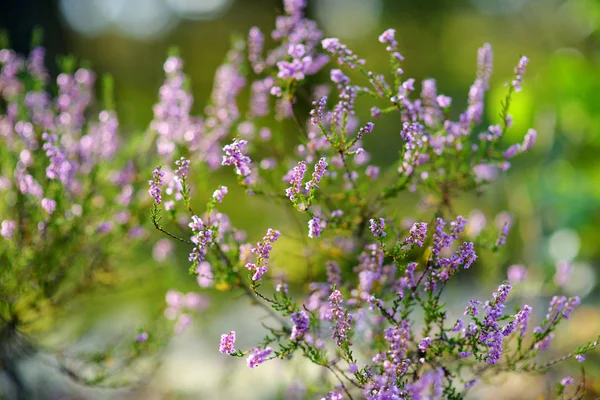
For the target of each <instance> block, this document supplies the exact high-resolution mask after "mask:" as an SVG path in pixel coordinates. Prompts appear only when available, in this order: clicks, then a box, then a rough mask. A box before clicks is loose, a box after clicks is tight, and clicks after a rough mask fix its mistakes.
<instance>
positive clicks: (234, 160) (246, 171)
mask: <svg viewBox="0 0 600 400" xmlns="http://www.w3.org/2000/svg"><path fill="white" fill-rule="evenodd" d="M247 143H248V142H247V141H246V140H243V139H234V140H233V142H232V143H231V144H228V145H226V146H225V147H223V151H224V152H225V155H224V156H223V161H222V162H221V165H233V166H234V167H235V173H236V174H238V175H240V176H243V177H244V178H245V179H244V183H246V184H248V183H249V176H250V173H251V170H250V166H251V164H252V161H251V160H250V157H248V156H246V155H244V149H245V147H246V144H247Z"/></svg>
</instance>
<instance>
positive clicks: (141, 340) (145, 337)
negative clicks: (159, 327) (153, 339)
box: [135, 332, 148, 343]
mask: <svg viewBox="0 0 600 400" xmlns="http://www.w3.org/2000/svg"><path fill="white" fill-rule="evenodd" d="M147 340H148V332H142V333H140V334H139V335H137V336H136V338H135V341H136V342H138V343H145V342H146V341H147Z"/></svg>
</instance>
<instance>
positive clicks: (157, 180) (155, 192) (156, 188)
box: [148, 165, 165, 205]
mask: <svg viewBox="0 0 600 400" xmlns="http://www.w3.org/2000/svg"><path fill="white" fill-rule="evenodd" d="M164 176H165V173H164V172H162V171H161V166H160V165H159V166H158V167H156V168H155V169H154V171H153V172H152V178H153V179H152V180H149V181H148V184H149V185H150V190H148V193H149V194H150V196H152V197H153V198H154V202H155V203H156V205H159V204H160V203H162V189H161V188H160V186H162V185H163V184H164V181H163V178H164Z"/></svg>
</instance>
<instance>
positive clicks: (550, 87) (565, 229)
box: [0, 0, 600, 399]
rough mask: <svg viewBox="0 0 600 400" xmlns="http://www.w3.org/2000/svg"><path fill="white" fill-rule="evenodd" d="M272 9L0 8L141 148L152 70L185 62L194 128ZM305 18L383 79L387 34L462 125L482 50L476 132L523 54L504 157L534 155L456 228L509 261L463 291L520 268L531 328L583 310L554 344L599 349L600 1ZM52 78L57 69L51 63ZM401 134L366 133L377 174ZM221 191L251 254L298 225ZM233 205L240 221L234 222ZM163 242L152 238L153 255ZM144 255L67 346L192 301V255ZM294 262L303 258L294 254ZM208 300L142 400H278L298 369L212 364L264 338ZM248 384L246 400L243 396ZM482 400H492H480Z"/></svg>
mask: <svg viewBox="0 0 600 400" xmlns="http://www.w3.org/2000/svg"><path fill="white" fill-rule="evenodd" d="M281 9H282V6H281V4H280V2H279V1H275V0H19V1H17V0H14V1H5V2H4V4H3V5H2V8H1V9H0V21H1V24H2V28H6V29H8V31H9V33H10V35H11V41H12V43H13V45H14V47H15V48H16V49H17V50H18V51H20V52H27V49H28V46H29V41H30V34H31V30H32V28H33V27H34V26H35V25H39V26H42V27H44V30H45V41H44V45H45V46H46V47H47V48H48V54H47V56H48V59H49V60H52V59H54V57H55V56H57V55H59V54H74V55H75V56H77V57H78V58H79V59H81V60H85V61H86V62H88V63H89V65H90V66H91V67H92V69H94V70H95V71H96V72H97V73H98V74H99V75H100V74H104V73H109V74H111V75H113V76H114V78H115V88H116V104H117V113H118V116H119V120H120V124H121V135H123V136H127V135H137V134H141V133H143V132H144V131H145V130H146V129H147V127H148V124H149V122H150V120H151V119H152V105H153V104H154V103H155V102H156V99H157V92H158V88H159V86H160V85H161V83H162V80H163V78H164V76H163V70H162V64H163V62H164V59H165V57H166V55H167V53H168V49H169V48H170V47H171V46H177V47H178V48H179V50H180V54H181V56H182V57H183V59H184V62H185V65H184V71H185V72H186V73H187V74H188V76H189V78H190V80H191V90H192V93H193V95H194V98H195V103H194V110H195V112H196V113H201V112H202V110H203V107H204V105H205V104H206V101H207V100H208V98H209V95H210V91H211V83H212V80H213V76H214V71H215V69H216V68H217V67H218V65H219V64H220V63H221V62H222V60H223V58H224V56H225V53H226V52H227V50H228V48H229V44H230V38H231V35H232V34H239V35H244V36H245V35H246V33H247V31H248V29H249V28H250V27H251V26H253V25H257V26H259V27H260V28H261V29H262V30H263V32H270V31H271V30H272V28H273V26H274V20H275V17H276V15H277V14H278V13H279V12H280V11H281ZM307 14H308V16H309V17H310V18H313V19H315V20H317V22H318V23H319V24H320V26H321V29H322V30H323V31H324V33H325V36H326V37H327V36H335V37H339V38H340V39H341V40H342V41H343V42H344V43H345V44H347V45H348V46H349V47H350V48H351V49H353V50H354V51H355V52H356V53H357V54H359V55H360V56H361V57H362V58H365V59H367V60H368V66H369V67H370V68H373V69H374V70H379V71H384V70H385V69H386V68H387V55H386V54H385V52H384V51H382V48H381V46H379V45H378V43H377V36H378V35H379V34H380V33H381V32H382V31H383V30H384V29H386V28H390V27H391V28H395V29H396V31H397V34H396V37H397V39H398V41H399V48H400V51H401V52H402V54H403V55H404V56H405V57H406V61H405V62H404V67H405V68H404V70H405V74H406V75H405V76H411V77H414V78H415V79H417V81H419V80H421V79H424V78H428V77H434V78H436V80H437V82H438V91H439V92H441V93H443V94H446V95H449V96H451V97H453V99H454V100H453V108H454V110H455V113H456V114H458V113H460V111H461V109H463V108H464V105H465V104H466V98H467V93H468V89H469V86H470V84H471V83H472V82H473V80H474V77H475V68H476V51H477V48H478V47H479V46H481V45H482V44H483V43H484V42H489V43H491V44H492V47H493V49H494V73H493V75H492V84H491V90H490V93H489V95H488V98H487V103H488V106H487V114H486V118H487V121H486V122H485V123H484V125H483V126H486V125H487V124H488V123H489V124H492V123H497V122H498V121H499V117H498V114H499V112H500V101H501V100H502V99H503V97H504V96H505V93H506V89H505V87H504V82H506V81H509V80H510V79H511V77H512V76H513V71H512V70H513V68H514V66H515V65H516V63H517V61H518V59H519V57H520V56H521V55H527V56H528V57H529V58H530V60H531V61H530V64H529V67H528V71H527V74H526V77H525V84H524V89H523V91H522V92H520V93H518V94H517V96H516V97H515V101H514V103H513V108H512V112H511V114H512V115H513V117H514V121H515V124H514V126H513V127H512V128H511V129H510V130H509V133H508V136H507V138H506V142H505V143H507V144H512V143H516V142H520V141H521V140H522V137H523V135H524V134H525V132H526V131H527V129H528V128H530V127H533V128H535V129H536V130H537V131H538V141H537V144H536V146H535V147H534V149H533V150H532V151H531V152H529V153H528V154H526V155H525V156H522V157H519V158H517V159H515V160H514V163H513V168H511V170H510V171H509V172H508V174H507V175H506V176H503V177H501V178H500V179H499V180H498V181H497V182H496V183H495V184H493V185H491V186H490V187H488V188H487V190H486V192H485V193H484V195H483V196H481V197H475V196H465V197H464V198H461V199H460V202H459V205H458V207H457V210H458V211H459V212H462V213H463V214H465V216H467V215H468V214H469V213H470V212H471V210H473V209H478V210H480V211H482V212H483V214H484V215H485V216H486V218H487V220H488V221H489V222H488V223H490V224H493V223H494V218H496V216H497V215H498V214H499V213H501V212H503V211H509V212H510V213H511V214H512V215H513V216H514V218H515V225H514V228H513V231H512V234H511V235H510V236H509V241H508V246H507V249H506V250H505V251H504V252H502V254H501V255H500V256H494V257H491V256H489V257H487V258H485V260H486V261H488V262H487V263H485V264H483V263H480V264H478V265H485V269H484V270H481V271H478V272H475V274H476V279H472V280H465V281H464V285H466V286H469V287H470V289H472V291H473V292H475V293H478V294H479V295H480V298H485V297H486V296H489V294H490V293H491V290H492V289H493V288H494V285H497V283H498V282H499V281H500V280H502V279H505V278H506V270H507V268H508V267H509V266H510V265H512V264H523V265H525V266H526V268H527V269H528V278H529V279H528V281H527V282H526V283H522V284H520V286H519V287H518V290H519V292H518V293H520V294H521V295H522V296H523V297H524V298H528V297H530V298H531V297H532V296H533V297H534V299H530V301H533V302H537V303H536V306H537V309H538V311H539V312H540V313H541V312H542V311H541V310H543V309H544V308H545V307H546V306H545V304H547V300H548V296H550V295H551V293H553V292H560V293H563V294H566V295H575V294H577V295H580V296H581V297H582V298H583V299H584V306H582V307H581V308H580V309H579V310H578V311H577V312H576V313H575V315H574V316H573V319H572V320H571V323H570V324H569V326H567V327H564V328H563V330H562V331H561V332H559V335H557V337H558V339H557V341H556V343H557V344H559V347H560V349H564V350H565V351H571V350H572V349H573V347H574V346H575V345H576V344H579V343H582V342H584V341H586V340H589V339H591V338H594V337H595V336H596V335H597V334H598V333H599V332H600V310H599V309H598V304H599V301H600V297H599V296H598V291H597V290H596V288H597V280H598V274H599V273H600V245H599V243H600V228H599V226H600V1H598V0H429V1H423V0H312V1H309V6H308V10H307ZM378 65H380V68H378ZM49 66H50V67H51V69H52V68H54V71H55V70H56V69H55V67H54V66H53V64H52V62H51V61H50V62H49ZM323 74H326V73H323ZM323 77H324V78H326V75H323ZM244 101H246V100H245V99H244ZM361 106H362V107H363V108H362V110H361V109H360V107H361ZM367 110H368V104H359V114H362V115H367ZM398 131H399V127H398V126H394V125H392V122H391V121H389V122H386V120H385V119H384V120H382V121H381V122H379V123H378V124H377V129H376V132H375V133H376V134H374V135H371V136H369V137H368V138H367V140H366V146H365V147H366V148H367V150H369V151H370V152H372V155H373V163H375V164H378V165H381V166H386V165H391V164H392V163H393V161H394V157H395V156H396V155H397V149H394V148H393V147H392V146H389V144H387V143H386V137H391V135H397V134H398ZM223 175H226V174H221V173H219V174H217V176H216V177H215V176H211V177H210V178H209V179H208V182H207V179H204V177H202V176H197V177H198V184H199V187H200V189H201V191H205V192H206V193H209V192H210V190H211V188H213V187H214V186H215V185H216V184H217V183H219V182H221V181H222V179H223V178H222V176H223ZM231 186H233V182H231V185H230V189H232V196H231V197H230V198H228V201H226V202H225V204H224V205H223V207H221V209H222V211H223V212H226V213H228V214H229V215H230V217H231V218H232V221H233V222H234V224H235V225H236V226H238V227H240V228H243V229H246V230H247V232H248V236H249V239H250V240H251V241H255V240H258V239H259V237H261V236H262V234H263V233H264V231H265V229H266V227H268V226H271V225H272V224H274V223H279V224H280V225H282V224H283V225H285V224H287V225H289V226H294V225H292V222H291V220H289V216H288V214H285V213H284V212H283V211H277V212H273V213H267V210H269V205H268V204H267V203H265V202H263V201H261V200H258V199H253V200H250V201H249V202H246V199H245V198H243V197H241V192H240V191H237V190H236V189H235V188H231ZM242 201H243V202H244V204H247V207H246V208H241V207H239V202H242ZM265 214H268V215H267V217H265ZM282 221H283V222H282ZM293 229H295V228H293ZM297 235H298V236H300V235H301V233H300V232H298V233H297ZM159 238H160V237H159V236H158V234H155V235H153V241H156V240H158V239H159ZM296 245H297V244H296ZM149 246H150V244H149V245H148V246H146V247H144V246H142V247H141V249H138V250H136V251H135V252H133V253H132V254H128V255H126V257H124V258H125V261H124V263H125V265H127V263H131V265H132V266H140V265H142V266H143V268H146V270H145V271H146V272H145V273H143V274H141V276H143V279H141V280H140V281H139V282H140V284H139V285H136V287H127V288H124V289H123V290H122V291H116V292H114V293H111V294H110V295H109V296H108V297H103V298H95V299H91V300H90V301H89V302H87V303H89V304H87V305H86V309H85V312H81V310H79V311H78V312H77V313H74V314H72V315H70V320H77V321H79V322H78V323H73V325H76V326H78V328H77V329H75V328H73V331H76V332H79V333H80V334H82V332H87V333H86V335H87V336H84V337H89V336H91V334H90V332H96V336H97V335H98V333H97V331H98V329H100V328H99V327H102V326H104V325H106V324H105V322H104V319H102V318H108V317H107V315H110V320H111V321H114V320H115V318H117V320H118V321H127V323H124V326H128V327H129V328H127V329H137V327H139V326H143V324H144V321H146V320H148V319H151V318H152V317H156V315H159V316H160V313H161V312H162V308H163V307H164V302H163V301H164V300H163V298H164V292H165V291H166V289H167V288H176V289H178V290H181V291H183V292H187V291H192V290H195V291H200V288H199V287H198V286H197V285H196V283H195V280H194V279H192V278H190V277H189V276H188V275H187V267H188V266H187V263H186V258H187V254H186V249H184V248H176V251H175V253H174V254H173V255H171V256H169V257H168V258H167V259H166V260H164V261H162V262H159V261H157V260H156V259H153V258H152V256H151V255H152V254H151V253H152V251H151V247H149ZM288 247H290V249H291V250H292V251H296V253H300V251H301V249H299V248H298V246H296V248H295V249H293V248H292V247H293V246H292V245H291V244H290V246H288ZM280 251H281V250H280ZM155 258H156V257H155ZM158 258H160V257H158ZM558 261H572V262H573V265H574V267H573V276H572V279H571V280H570V282H569V283H568V284H567V285H565V286H563V287H561V288H556V287H555V286H554V285H553V284H552V277H553V275H554V273H555V271H556V264H557V262H558ZM137 270H138V271H139V269H137ZM475 282H477V284H475ZM540 291H541V292H540ZM539 293H542V295H541V296H538V294H539ZM213 296H214V298H213V304H214V306H213V307H212V308H211V310H210V311H209V312H208V313H207V314H206V315H204V316H202V317H199V318H198V319H197V320H196V324H195V325H194V327H193V328H192V329H191V330H189V331H188V332H186V333H184V335H183V336H182V337H180V338H177V339H176V340H174V341H172V342H171V344H170V346H169V348H168V350H167V354H166V358H165V362H164V364H163V365H162V366H161V368H160V371H159V372H158V373H157V375H156V376H155V378H154V380H153V383H152V384H151V386H150V387H151V388H152V389H148V392H147V393H145V394H144V395H145V396H147V398H153V397H152V396H158V397H156V398H161V397H163V396H167V394H169V395H171V396H176V395H177V394H179V396H182V397H185V396H189V397H190V398H198V397H197V396H200V398H215V399H216V398H269V397H270V396H275V395H276V394H275V393H277V390H278V388H279V386H278V381H282V380H289V379H291V376H293V375H294V373H295V372H296V369H295V368H296V367H294V368H292V369H291V370H290V371H287V372H286V373H285V374H286V375H281V374H283V373H284V372H282V371H281V368H277V366H276V365H268V364H267V365H265V366H264V367H261V368H259V369H257V370H256V371H254V370H252V371H247V368H246V367H245V365H243V362H237V363H236V362H235V360H229V359H226V358H225V357H221V356H220V355H219V354H218V352H217V343H218V337H219V335H220V333H222V332H224V331H228V330H230V329H238V332H239V331H244V330H245V331H246V332H249V333H248V334H246V335H244V336H243V337H241V338H240V339H239V341H240V346H241V347H242V348H243V347H244V346H250V345H252V344H253V343H255V342H256V341H257V340H258V339H260V325H259V323H257V321H256V319H257V318H259V317H260V316H261V314H260V312H258V311H256V310H252V309H251V308H249V307H248V306H247V304H246V302H245V300H243V299H238V301H236V302H226V301H225V298H226V297H227V296H225V295H223V294H221V293H214V294H213ZM456 300H457V303H458V306H457V308H456V311H457V313H458V312H460V304H462V303H461V302H462V301H463V300H464V299H463V298H462V297H460V296H459V295H458V294H457V298H456ZM124 304H127V306H125V305H124ZM129 305H131V307H130V308H128V307H129ZM124 310H125V311H124ZM117 315H121V317H117ZM132 315H135V316H136V318H137V319H136V318H131V316H132ZM138 317H139V318H138ZM118 318H121V319H118ZM132 321H133V322H132ZM128 324H129V325H128ZM117 325H118V324H117ZM65 326H71V325H68V324H67V325H65ZM66 330H68V329H66ZM560 333H562V335H561V334H560ZM61 334H65V333H64V332H63V333H61ZM561 336H562V339H561ZM565 336H567V337H565ZM90 340H92V342H93V340H94V339H90ZM93 343H97V342H93ZM589 359H590V371H591V373H592V374H594V373H595V374H596V376H598V375H600V369H598V368H597V367H596V365H597V362H596V361H597V360H600V356H598V355H591V356H590V357H589ZM271 364H274V363H271ZM298 368H300V367H298ZM224 371H228V373H225V372H224ZM273 376H277V378H276V379H274V378H273ZM592 376H593V375H592ZM511 379H512V378H511ZM519 379H520V378H518V379H517V381H516V383H515V382H512V381H511V385H512V386H511V387H515V388H517V389H515V394H511V393H512V392H507V395H506V396H507V397H505V398H522V397H519V395H522V394H523V392H520V390H523V389H522V388H523V387H524V386H523V385H524V383H523V382H521V381H519ZM257 382H259V383H260V384H259V383H257ZM248 385H252V387H253V388H254V390H253V392H252V393H250V394H249V393H248V391H247V387H248ZM240 396H241V397H240ZM480 396H482V398H483V397H486V396H487V394H486V393H484V392H480Z"/></svg>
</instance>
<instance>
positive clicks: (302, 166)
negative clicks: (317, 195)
mask: <svg viewBox="0 0 600 400" xmlns="http://www.w3.org/2000/svg"><path fill="white" fill-rule="evenodd" d="M304 174H306V162H305V161H300V162H299V163H298V165H296V166H295V167H294V169H293V170H292V174H291V177H290V178H289V181H288V183H289V184H290V185H291V186H290V187H289V188H287V189H286V190H285V195H286V196H287V197H288V198H289V199H290V200H292V201H294V200H296V196H297V195H298V194H300V192H301V190H302V180H303V179H304Z"/></svg>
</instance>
